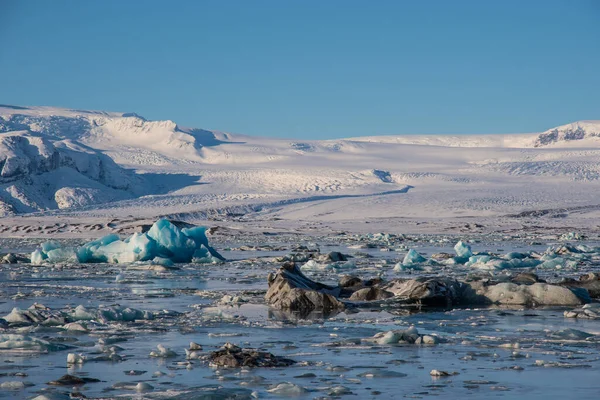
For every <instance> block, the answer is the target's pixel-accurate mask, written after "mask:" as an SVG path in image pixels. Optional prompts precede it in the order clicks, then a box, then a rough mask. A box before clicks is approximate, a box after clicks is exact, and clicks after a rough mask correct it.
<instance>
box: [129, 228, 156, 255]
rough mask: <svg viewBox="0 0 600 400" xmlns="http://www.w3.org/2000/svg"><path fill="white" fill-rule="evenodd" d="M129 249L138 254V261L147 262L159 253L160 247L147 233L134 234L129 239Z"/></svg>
mask: <svg viewBox="0 0 600 400" xmlns="http://www.w3.org/2000/svg"><path fill="white" fill-rule="evenodd" d="M129 248H130V250H131V251H132V252H133V253H135V254H136V257H135V259H136V261H147V260H150V259H152V256H153V255H154V254H156V253H157V250H158V245H157V244H156V241H154V239H152V238H150V236H148V235H147V234H146V233H134V234H133V236H131V237H130V238H129Z"/></svg>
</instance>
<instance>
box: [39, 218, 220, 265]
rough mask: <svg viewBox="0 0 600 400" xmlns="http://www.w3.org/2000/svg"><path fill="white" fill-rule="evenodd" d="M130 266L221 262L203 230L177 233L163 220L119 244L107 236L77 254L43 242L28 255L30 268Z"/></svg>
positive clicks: (114, 238)
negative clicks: (58, 264)
mask: <svg viewBox="0 0 600 400" xmlns="http://www.w3.org/2000/svg"><path fill="white" fill-rule="evenodd" d="M67 261H71V262H80V263H132V262H136V261H152V262H153V263H157V264H161V265H167V264H172V263H185V262H195V263H217V262H222V261H225V258H224V257H223V256H221V255H220V254H219V253H218V252H217V251H216V250H215V249H213V248H212V247H211V246H210V245H209V244H208V238H207V237H206V228H205V227H193V228H184V229H179V228H178V227H177V226H175V225H174V224H172V223H171V222H169V221H168V220H166V219H160V220H158V221H156V222H155V223H154V225H152V227H151V228H150V230H149V231H148V232H147V233H134V234H133V235H132V236H130V237H128V238H127V239H124V240H121V238H119V236H118V235H115V234H111V235H107V236H104V237H102V238H100V239H96V240H93V241H91V242H89V243H86V244H84V245H83V246H81V247H79V248H78V249H77V250H75V251H73V250H67V249H63V248H61V247H60V245H59V244H58V243H56V242H46V243H44V244H42V246H41V248H40V249H37V250H35V251H34V252H33V253H32V254H31V263H32V264H37V265H39V264H42V263H44V262H49V263H52V262H67Z"/></svg>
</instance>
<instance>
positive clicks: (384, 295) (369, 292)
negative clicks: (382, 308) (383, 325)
mask: <svg viewBox="0 0 600 400" xmlns="http://www.w3.org/2000/svg"><path fill="white" fill-rule="evenodd" d="M390 297H394V294H393V293H391V292H388V291H387V290H383V289H381V288H378V287H366V288H362V289H359V290H357V291H355V292H354V293H352V295H351V296H350V300H351V301H373V300H385V299H389V298H390Z"/></svg>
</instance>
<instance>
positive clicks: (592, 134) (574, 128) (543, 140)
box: [534, 121, 600, 147]
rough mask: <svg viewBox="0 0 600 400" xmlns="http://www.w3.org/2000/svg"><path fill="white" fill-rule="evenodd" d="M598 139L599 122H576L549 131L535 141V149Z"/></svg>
mask: <svg viewBox="0 0 600 400" xmlns="http://www.w3.org/2000/svg"><path fill="white" fill-rule="evenodd" d="M599 137H600V121H578V122H573V123H571V124H567V125H562V126H559V127H556V128H553V129H549V130H547V131H546V132H544V133H541V134H540V135H539V136H538V137H537V139H536V140H535V143H534V146H535V147H542V146H549V145H558V144H561V143H567V142H573V141H578V140H584V139H592V140H596V139H597V138H599Z"/></svg>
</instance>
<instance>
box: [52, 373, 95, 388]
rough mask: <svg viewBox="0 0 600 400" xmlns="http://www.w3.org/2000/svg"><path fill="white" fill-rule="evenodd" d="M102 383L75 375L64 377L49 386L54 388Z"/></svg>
mask: <svg viewBox="0 0 600 400" xmlns="http://www.w3.org/2000/svg"><path fill="white" fill-rule="evenodd" d="M94 382H100V379H95V378H80V377H78V376H75V375H69V374H67V375H63V376H61V377H60V378H58V379H57V380H55V381H50V382H48V385H54V386H78V385H85V384H86V383H94Z"/></svg>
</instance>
